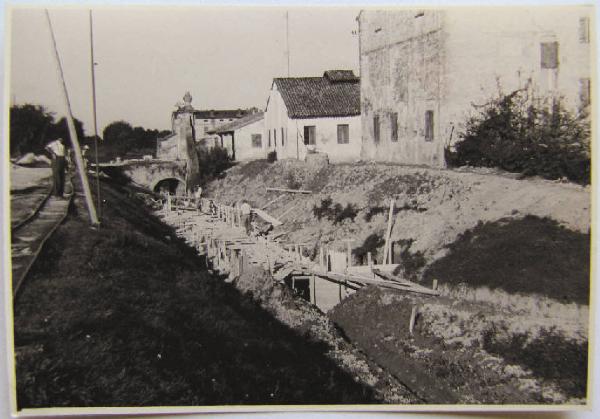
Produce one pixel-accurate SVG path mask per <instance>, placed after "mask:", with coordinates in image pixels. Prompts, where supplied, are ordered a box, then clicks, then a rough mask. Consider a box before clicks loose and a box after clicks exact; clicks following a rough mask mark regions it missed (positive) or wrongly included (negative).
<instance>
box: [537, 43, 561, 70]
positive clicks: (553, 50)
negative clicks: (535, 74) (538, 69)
mask: <svg viewBox="0 0 600 419" xmlns="http://www.w3.org/2000/svg"><path fill="white" fill-rule="evenodd" d="M540 47H541V66H542V68H558V42H542V43H541V44H540Z"/></svg>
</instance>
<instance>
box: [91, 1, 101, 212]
mask: <svg viewBox="0 0 600 419" xmlns="http://www.w3.org/2000/svg"><path fill="white" fill-rule="evenodd" d="M90 61H91V63H90V64H91V68H92V112H93V116H94V160H95V162H96V207H97V209H98V218H102V200H101V199H100V173H99V169H98V118H97V116H96V71H95V65H96V63H95V62H94V25H93V22H92V11H91V10H90Z"/></svg>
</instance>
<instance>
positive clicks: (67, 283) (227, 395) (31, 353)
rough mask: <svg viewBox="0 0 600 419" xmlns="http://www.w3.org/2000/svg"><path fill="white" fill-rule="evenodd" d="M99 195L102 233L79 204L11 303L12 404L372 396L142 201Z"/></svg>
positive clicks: (319, 346) (207, 402) (231, 401)
mask: <svg viewBox="0 0 600 419" xmlns="http://www.w3.org/2000/svg"><path fill="white" fill-rule="evenodd" d="M103 198H105V199H106V203H105V206H104V208H103V223H102V227H101V228H100V229H99V230H92V229H90V228H89V226H88V222H87V214H86V212H85V207H84V205H83V203H82V199H81V198H79V199H77V200H76V204H75V206H74V208H73V213H72V214H71V215H70V216H69V217H68V218H67V220H66V222H65V223H64V224H63V225H62V226H61V227H60V228H58V229H57V231H56V233H55V235H54V236H53V237H52V238H51V239H50V240H49V241H48V242H47V244H46V247H45V249H44V251H43V254H42V255H41V257H40V258H39V260H38V262H37V263H36V264H35V266H34V268H33V270H32V272H31V273H30V274H29V277H28V278H27V281H26V283H25V284H24V286H23V287H22V289H21V291H22V293H21V294H20V296H19V298H18V300H17V301H16V304H15V313H14V324H15V346H16V368H17V371H16V373H17V401H18V406H19V408H20V409H21V408H33V407H52V406H151V405H215V404H270V403H277V404H288V403H364V402H370V401H373V395H372V392H371V391H370V390H369V389H367V388H365V387H364V386H362V385H359V384H357V383H355V382H354V380H353V378H352V377H350V376H349V375H347V374H346V373H344V372H342V371H341V370H339V369H338V368H337V367H336V366H335V365H334V364H333V363H332V362H331V361H330V360H329V359H327V358H326V357H325V356H324V352H325V351H326V349H327V348H324V347H323V345H322V344H317V343H311V342H307V341H306V339H304V338H302V337H301V336H299V335H298V334H296V333H295V332H293V331H292V330H291V329H289V328H287V327H285V326H283V325H282V324H281V323H279V322H278V321H276V320H275V319H274V318H273V317H272V316H271V315H270V314H269V313H267V312H266V311H264V310H263V309H261V308H260V307H259V306H258V305H257V304H256V303H255V302H254V301H253V300H252V299H251V297H250V296H246V295H242V294H241V293H240V292H238V291H237V290H236V289H235V288H233V287H232V286H231V285H228V284H225V283H223V282H221V281H219V280H216V279H214V278H211V277H210V276H209V275H208V274H207V272H206V271H205V270H204V269H203V267H202V260H201V259H200V258H199V257H197V256H196V255H195V254H194V252H193V250H191V249H189V248H187V247H185V246H184V245H183V244H182V243H180V242H179V241H178V240H176V239H175V238H174V235H173V234H172V231H171V230H169V229H168V228H166V227H165V226H164V225H162V224H160V223H159V222H158V221H157V220H155V219H154V218H153V217H152V216H151V215H149V214H148V213H147V212H145V211H143V210H142V209H141V205H137V204H135V203H133V202H131V200H130V198H128V197H127V196H126V194H125V193H123V192H119V191H115V190H112V189H109V188H107V187H105V186H103Z"/></svg>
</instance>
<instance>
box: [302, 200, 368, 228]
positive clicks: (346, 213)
mask: <svg viewBox="0 0 600 419" xmlns="http://www.w3.org/2000/svg"><path fill="white" fill-rule="evenodd" d="M332 204H333V201H332V199H331V198H330V197H327V198H325V199H322V200H321V206H319V207H317V206H316V205H315V206H313V214H314V215H315V217H317V218H318V219H319V220H321V219H322V218H327V219H328V220H330V221H333V224H338V223H341V222H342V221H344V220H345V219H350V220H354V218H356V214H358V209H357V208H356V207H355V206H354V205H353V204H346V206H345V207H343V206H342V205H341V204H340V203H336V204H335V205H333V206H332Z"/></svg>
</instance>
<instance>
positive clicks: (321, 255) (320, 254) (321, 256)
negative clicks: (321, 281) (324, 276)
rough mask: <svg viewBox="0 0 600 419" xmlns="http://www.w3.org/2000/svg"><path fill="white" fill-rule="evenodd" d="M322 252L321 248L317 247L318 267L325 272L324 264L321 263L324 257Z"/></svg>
mask: <svg viewBox="0 0 600 419" xmlns="http://www.w3.org/2000/svg"><path fill="white" fill-rule="evenodd" d="M324 256H325V255H324V252H323V246H322V245H321V246H319V266H320V267H321V270H322V271H324V270H325V263H324V261H323V257H324Z"/></svg>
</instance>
